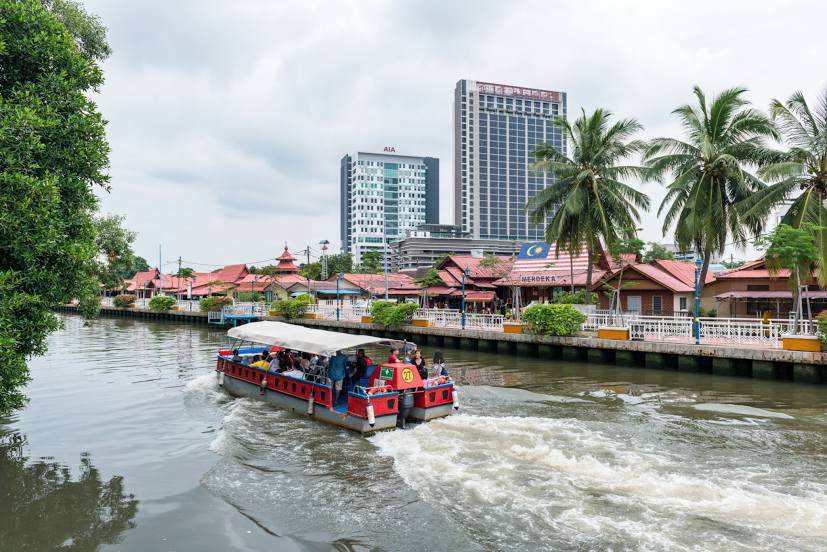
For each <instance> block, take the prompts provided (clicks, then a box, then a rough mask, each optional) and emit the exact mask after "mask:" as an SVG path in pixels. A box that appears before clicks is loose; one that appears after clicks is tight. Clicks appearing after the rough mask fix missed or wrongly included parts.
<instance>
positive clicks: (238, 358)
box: [232, 349, 244, 364]
mask: <svg viewBox="0 0 827 552" xmlns="http://www.w3.org/2000/svg"><path fill="white" fill-rule="evenodd" d="M232 360H233V362H235V363H236V364H240V363H242V362H244V359H243V358H242V356H241V355H240V354H238V349H233V359H232Z"/></svg>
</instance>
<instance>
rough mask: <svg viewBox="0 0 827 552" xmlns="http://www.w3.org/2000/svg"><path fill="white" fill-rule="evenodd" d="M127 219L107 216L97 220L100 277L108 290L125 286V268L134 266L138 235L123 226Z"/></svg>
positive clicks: (96, 233) (119, 216)
mask: <svg viewBox="0 0 827 552" xmlns="http://www.w3.org/2000/svg"><path fill="white" fill-rule="evenodd" d="M125 219H126V217H124V216H122V215H105V216H102V217H97V218H96V219H95V243H96V244H97V247H98V253H99V259H98V277H99V279H100V283H101V285H102V286H103V287H104V288H106V289H117V288H120V287H121V286H122V285H123V280H124V276H123V273H124V268H125V267H127V266H129V267H131V266H132V264H133V256H134V253H133V251H132V244H133V243H134V241H135V237H136V236H137V234H136V233H135V232H132V231H131V230H127V229H126V228H124V226H123V222H124V220H125Z"/></svg>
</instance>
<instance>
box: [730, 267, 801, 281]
mask: <svg viewBox="0 0 827 552" xmlns="http://www.w3.org/2000/svg"><path fill="white" fill-rule="evenodd" d="M789 277H790V269H788V268H782V269H780V270H779V271H778V272H777V273H775V274H770V271H769V270H767V269H766V268H762V269H758V270H750V269H747V270H741V269H739V268H736V269H735V270H731V271H729V272H721V273H719V274H718V279H719V280H743V279H759V280H762V279H763V280H768V279H770V278H789Z"/></svg>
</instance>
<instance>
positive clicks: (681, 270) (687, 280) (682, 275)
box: [652, 259, 716, 290]
mask: <svg viewBox="0 0 827 552" xmlns="http://www.w3.org/2000/svg"><path fill="white" fill-rule="evenodd" d="M652 265H653V266H656V267H658V268H660V269H661V270H663V271H664V272H666V273H668V274H671V275H672V276H673V277H675V278H677V279H678V280H680V281H681V282H683V283H684V284H686V285H688V286H692V289H693V290H694V289H695V263H689V262H686V261H673V260H668V259H665V260H660V261H654V262H653V263H652ZM715 278H716V276H715V274H714V273H712V271H707V273H706V280H705V284H704V285H706V284H709V283H711V282H714V281H715Z"/></svg>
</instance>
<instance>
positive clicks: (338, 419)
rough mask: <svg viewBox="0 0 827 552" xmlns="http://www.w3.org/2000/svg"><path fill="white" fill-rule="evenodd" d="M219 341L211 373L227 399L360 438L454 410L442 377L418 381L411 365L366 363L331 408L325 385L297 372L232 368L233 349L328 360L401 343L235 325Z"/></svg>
mask: <svg viewBox="0 0 827 552" xmlns="http://www.w3.org/2000/svg"><path fill="white" fill-rule="evenodd" d="M227 335H228V336H229V337H230V338H232V339H234V340H235V343H234V344H233V346H232V347H231V348H229V349H225V350H222V351H219V353H218V361H217V363H216V367H215V370H216V374H217V377H218V384H219V385H220V386H222V387H223V388H224V389H225V390H226V391H227V393H229V394H230V395H233V396H235V397H249V398H254V399H260V400H263V401H265V402H268V403H271V404H274V405H276V406H279V407H281V408H284V409H286V410H290V411H292V412H297V413H301V414H306V415H308V416H310V417H311V418H314V419H317V420H319V421H322V422H326V423H329V424H334V425H338V426H342V427H346V428H348V429H352V430H354V431H358V432H360V433H371V432H374V431H380V430H383V429H391V428H396V427H401V428H404V427H405V424H406V422H408V421H422V422H424V421H428V420H432V419H434V418H441V417H443V416H448V415H449V414H451V412H452V410H455V409H459V397H458V394H457V390H456V388H455V387H454V382H453V381H452V380H451V379H450V378H445V377H441V378H428V379H425V380H424V381H423V380H422V378H421V377H420V375H419V372H418V371H417V370H416V368H415V367H414V366H413V364H406V363H403V362H399V363H391V364H387V363H386V364H373V365H371V366H369V367H368V369H367V372H366V374H365V376H366V377H364V378H362V379H361V380H359V381H358V382H352V384H351V385H349V387H350V388H349V389H348V388H345V389H343V390H342V391H341V393H340V394H339V400H338V402H337V403H336V404H333V393H332V391H333V389H332V385H331V381H330V380H329V379H328V378H327V377H326V376H325V375H309V374H305V373H303V372H301V371H300V370H292V371H288V372H275V371H272V370H267V369H262V368H256V367H253V366H250V365H249V362H243V361H242V362H234V361H233V351H234V350H236V349H237V350H238V354H239V356H241V357H242V358H246V359H249V358H251V357H252V356H253V355H257V354H259V355H260V354H265V355H266V354H268V353H274V352H277V351H279V350H282V349H286V350H292V351H298V352H302V353H310V354H315V355H319V356H325V357H328V358H331V357H333V355H334V354H335V353H336V352H337V351H344V352H347V351H353V352H355V350H356V349H357V348H360V347H365V346H371V345H372V346H385V347H389V348H397V349H401V347H402V345H403V344H404V343H403V342H402V341H397V340H394V339H384V338H381V337H373V336H367V335H353V334H345V333H338V332H330V331H326V330H318V329H315V328H306V327H304V326H296V325H293V324H285V323H283V322H270V321H265V322H252V323H249V324H245V325H243V326H237V327H235V328H231V329H230V330H229V331H228V332H227ZM411 345H412V344H411Z"/></svg>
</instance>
